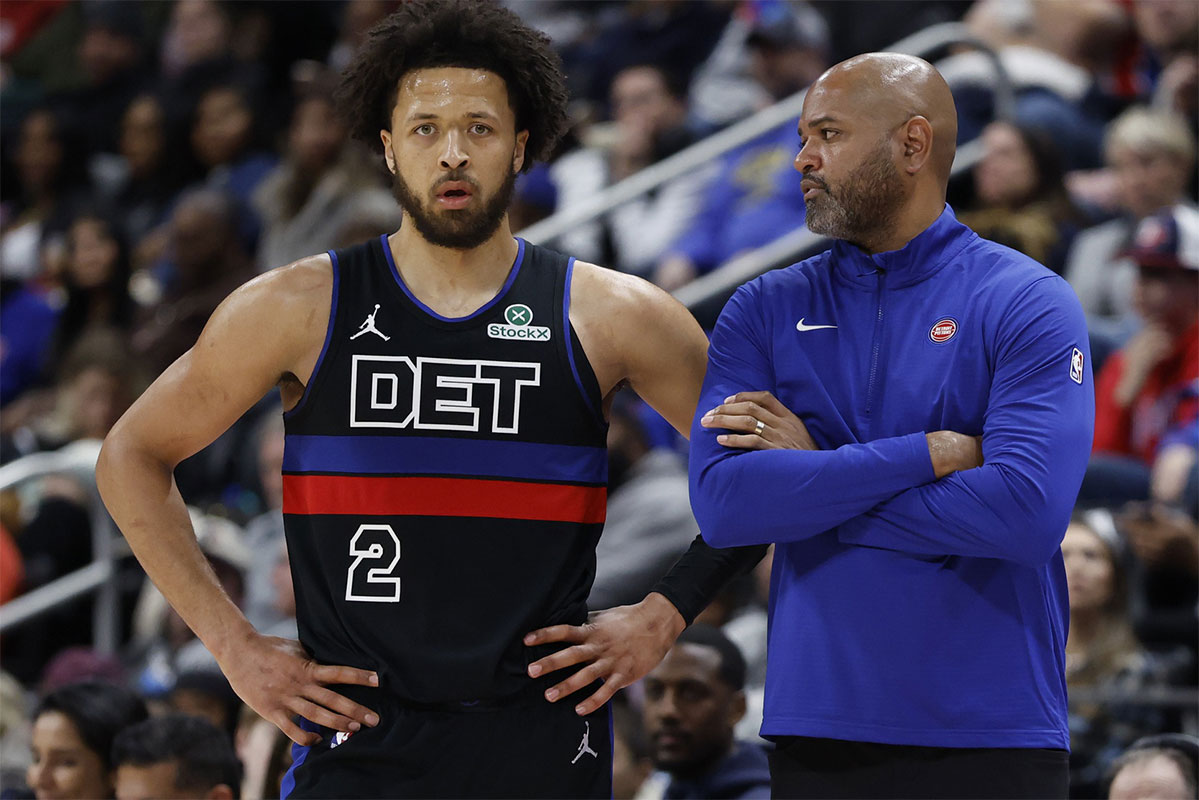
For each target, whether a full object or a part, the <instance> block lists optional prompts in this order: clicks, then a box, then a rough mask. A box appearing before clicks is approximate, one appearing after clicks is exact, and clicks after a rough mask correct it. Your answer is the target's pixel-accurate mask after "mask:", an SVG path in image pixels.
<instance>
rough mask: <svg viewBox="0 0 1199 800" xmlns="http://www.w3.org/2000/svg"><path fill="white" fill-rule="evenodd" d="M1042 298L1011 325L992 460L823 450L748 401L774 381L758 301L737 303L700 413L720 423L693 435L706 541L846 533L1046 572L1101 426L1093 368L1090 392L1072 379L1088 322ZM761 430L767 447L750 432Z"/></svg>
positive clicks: (998, 357)
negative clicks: (755, 318) (757, 322)
mask: <svg viewBox="0 0 1199 800" xmlns="http://www.w3.org/2000/svg"><path fill="white" fill-rule="evenodd" d="M1044 288H1047V289H1048V292H1047V293H1046V294H1048V296H1047V297H1046V296H1045V294H1041V295H1038V297H1037V299H1038V300H1039V304H1038V305H1037V306H1033V307H1034V308H1036V309H1038V310H1036V311H1033V312H1030V313H1029V314H1027V315H1026V316H1029V317H1031V318H1028V319H1008V320H1005V324H1004V325H1003V326H1001V329H1002V330H1004V331H1008V333H1006V334H1005V335H1004V336H1003V338H1002V339H1001V341H1000V342H999V343H998V344H997V346H996V352H995V354H994V355H995V364H996V366H995V370H994V376H993V381H992V385H991V387H990V395H989V403H988V406H987V409H986V412H985V418H984V436H983V440H982V451H981V453H980V452H978V451H975V452H974V453H971V452H970V447H969V444H968V443H967V442H966V441H965V440H966V439H967V438H970V439H971V440H973V439H972V437H963V436H961V435H960V434H956V433H953V432H949V431H939V432H934V433H931V434H925V433H921V432H916V433H913V434H909V435H907V436H900V437H895V438H890V439H880V440H876V441H873V442H867V443H863V444H849V445H844V446H841V447H838V448H836V449H834V450H820V449H818V447H817V445H816V443H815V442H813V441H812V440H811V437H810V436H808V435H807V429H806V427H805V426H804V425H803V422H802V420H800V419H799V418H798V417H797V416H796V415H794V414H792V413H791V412H790V411H789V410H788V409H785V408H784V407H783V406H782V404H781V403H778V401H777V400H775V399H774V398H773V396H769V395H768V394H767V393H764V392H761V393H745V394H738V392H739V391H740V390H741V389H745V388H750V387H760V386H770V385H772V378H771V373H770V371H769V362H768V360H767V358H766V356H765V351H764V349H763V348H761V347H760V346H755V345H754V342H755V341H757V340H758V338H759V337H758V335H757V333H756V331H754V330H753V326H752V324H748V323H747V322H746V321H745V320H746V319H747V318H752V317H748V315H747V314H746V311H747V309H746V308H745V304H747V303H748V300H747V299H746V298H745V296H744V295H743V296H742V297H741V298H740V303H741V305H737V304H734V303H730V309H731V310H732V313H731V314H730V313H729V312H728V311H726V315H725V317H723V318H722V321H721V324H719V325H718V326H717V330H716V331H715V332H714V333H713V337H712V344H711V349H710V363H709V370H708V375H707V378H706V379H705V385H704V392H703V396H702V398H701V401H700V402H701V409H709V408H710V409H712V412H711V413H705V412H704V411H701V413H700V415H699V416H698V417H697V419H696V423H695V426H694V427H693V434H692V461H691V493H692V494H691V497H692V506H693V508H694V510H695V513H696V518H697V519H698V520H699V522H700V526H701V529H702V530H703V531H704V535H705V537H707V538H708V541H709V542H711V543H712V544H714V545H716V546H731V545H744V544H750V543H759V542H768V541H774V542H788V541H797V540H800V539H804V538H807V537H809V536H814V535H817V534H820V533H823V532H825V531H829V530H832V529H834V528H835V529H836V530H837V536H838V538H840V540H841V541H843V542H846V543H849V544H862V545H869V546H872V547H881V548H888V549H894V550H899V551H903V552H909V553H918V554H923V555H962V556H976V557H985V558H1002V559H1009V560H1013V561H1017V562H1020V563H1025V564H1032V565H1039V564H1042V563H1044V562H1045V560H1046V559H1048V558H1049V556H1050V555H1051V554H1052V552H1053V551H1054V550H1056V548H1057V547H1058V546H1059V545H1060V539H1061V534H1062V531H1064V530H1065V526H1066V522H1067V520H1068V519H1069V514H1070V510H1071V508H1072V506H1073V502H1074V498H1075V496H1076V495H1077V492H1078V487H1079V484H1080V483H1081V480H1082V474H1083V471H1084V470H1085V467H1086V460H1087V455H1088V453H1089V450H1090V447H1089V445H1090V435H1091V433H1090V432H1091V428H1092V424H1093V400H1092V396H1093V395H1092V389H1091V376H1090V371H1089V369H1087V370H1086V372H1085V375H1084V381H1083V384H1082V385H1077V384H1075V383H1071V382H1070V378H1069V358H1070V352H1071V349H1072V347H1073V346H1076V345H1077V346H1078V347H1080V348H1085V346H1086V345H1085V342H1086V336H1085V327H1084V324H1083V321H1082V314H1081V311H1079V310H1078V309H1077V301H1076V300H1073V298H1066V297H1063V296H1062V295H1061V293H1060V290H1061V287H1058V286H1056V285H1053V286H1050V287H1044ZM1066 291H1068V287H1066ZM1013 305H1017V304H1013ZM747 343H748V344H747ZM726 399H727V400H728V402H722V401H725V400H726ZM757 419H762V420H763V421H764V422H766V429H765V430H763V436H757V435H755V434H753V433H752V430H753V428H754V426H755V425H756V420H757ZM750 420H753V422H750ZM713 429H717V430H723V431H729V433H719V434H717V431H716V430H713ZM718 437H719V438H718ZM983 456H985V458H983ZM761 497H769V498H771V502H770V503H759V502H758V500H759V498H761ZM747 520H752V523H751V524H747Z"/></svg>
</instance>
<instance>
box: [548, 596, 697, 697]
mask: <svg viewBox="0 0 1199 800" xmlns="http://www.w3.org/2000/svg"><path fill="white" fill-rule="evenodd" d="M685 627H686V622H684V620H683V617H682V615H680V614H679V612H678V610H677V609H676V608H675V607H674V605H673V604H671V602H670V601H669V600H667V599H666V598H665V597H663V596H662V595H660V594H657V593H656V592H653V593H650V594H649V595H648V596H647V597H646V598H645V599H644V600H642V601H641V602H640V603H638V604H636V605H633V606H617V607H616V608H609V609H607V610H604V611H593V612H591V614H590V615H589V616H588V618H587V622H585V623H584V624H582V625H552V626H550V627H548V628H541V629H540V630H536V631H533V632H532V633H530V634H528V635H527V636H525V640H524V641H525V644H526V645H529V646H533V645H539V644H547V643H549V642H569V643H570V644H571V647H567V648H564V649H562V650H559V651H558V652H556V653H553V654H552V655H548V656H546V657H545V658H542V659H540V660H538V661H534V662H533V663H532V664H530V665H529V677H530V678H536V677H538V676H539V675H545V674H547V673H550V672H554V671H555V670H559V669H563V668H565V667H569V666H573V665H575V664H586V665H587V666H585V667H583V668H582V669H580V670H579V671H578V672H576V673H575V674H574V675H571V676H570V677H569V678H567V679H566V680H564V681H562V682H561V683H558V684H556V685H554V686H552V687H550V688H549V689H547V690H546V692H545V699H546V700H549V701H550V702H551V703H553V702H555V701H557V700H558V699H559V698H562V697H568V696H570V695H572V694H574V693H575V692H577V691H579V690H580V689H583V688H585V687H587V686H589V685H591V684H592V683H594V682H595V681H597V680H602V681H603V685H602V686H600V688H599V689H597V690H596V691H595V693H594V694H592V695H591V696H590V697H588V698H587V699H585V700H583V701H582V702H580V703H579V704H578V705H576V706H575V713H576V714H578V715H579V716H581V717H582V716H586V715H588V714H590V713H591V712H592V711H595V710H596V709H599V708H602V707H603V705H604V703H606V702H608V701H609V700H610V699H612V695H614V694H616V692H617V690H619V689H623V688H624V687H626V686H628V685H629V684H631V683H635V682H637V681H639V680H640V679H641V678H642V677H644V676H645V674H646V673H647V672H649V671H650V670H651V669H653V668H654V667H656V666H657V665H658V662H660V661H661V660H662V659H663V658H665V657H666V652H667V651H668V650H670V648H671V647H672V646H673V645H674V640H675V639H676V638H678V635H679V634H680V633H682V632H683V628H685Z"/></svg>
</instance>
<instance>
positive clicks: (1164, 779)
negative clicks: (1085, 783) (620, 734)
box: [1108, 733, 1199, 800]
mask: <svg viewBox="0 0 1199 800" xmlns="http://www.w3.org/2000/svg"><path fill="white" fill-rule="evenodd" d="M1197 772H1199V739H1196V738H1195V737H1194V736H1188V735H1186V734H1181V733H1167V734H1159V735H1156V736H1146V737H1145V738H1143V739H1138V740H1137V741H1136V742H1134V743H1133V745H1132V747H1130V748H1128V750H1127V751H1126V752H1125V753H1124V754H1123V755H1121V756H1120V757H1119V758H1118V759H1116V761H1115V762H1114V763H1113V764H1112V766H1111V769H1110V779H1109V782H1110V787H1109V789H1108V798H1109V800H1195V798H1196V797H1199V792H1197V790H1196V780H1195V776H1196V773H1197Z"/></svg>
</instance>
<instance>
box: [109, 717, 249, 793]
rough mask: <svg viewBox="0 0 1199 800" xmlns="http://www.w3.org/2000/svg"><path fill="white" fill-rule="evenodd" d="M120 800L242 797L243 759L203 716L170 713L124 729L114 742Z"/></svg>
mask: <svg viewBox="0 0 1199 800" xmlns="http://www.w3.org/2000/svg"><path fill="white" fill-rule="evenodd" d="M112 758H113V763H114V765H115V767H116V781H115V782H116V796H117V800H150V799H151V798H177V799H178V800H183V798H196V800H204V799H205V798H207V799H208V800H232V798H236V797H240V796H241V795H240V789H241V772H242V770H241V763H240V762H239V761H238V760H237V754H236V753H235V752H234V750H233V745H232V743H231V742H230V741H229V738H228V737H227V736H226V735H225V734H224V733H223V732H222V731H221V729H220V728H218V727H216V726H215V725H213V724H212V723H211V722H209V721H208V720H206V719H203V718H201V717H193V716H188V715H187V714H168V715H166V716H162V717H155V718H154V719H149V720H146V721H145V722H142V723H140V724H138V725H134V726H132V727H130V728H127V729H126V730H124V731H122V732H121V735H120V736H118V737H117V739H116V742H115V743H114V744H113V753H112Z"/></svg>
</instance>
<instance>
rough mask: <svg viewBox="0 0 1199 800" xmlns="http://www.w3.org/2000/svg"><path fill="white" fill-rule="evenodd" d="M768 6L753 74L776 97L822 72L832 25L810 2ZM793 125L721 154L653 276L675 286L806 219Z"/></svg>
mask: <svg viewBox="0 0 1199 800" xmlns="http://www.w3.org/2000/svg"><path fill="white" fill-rule="evenodd" d="M767 10H768V11H769V12H770V13H763V14H762V15H761V16H759V17H757V18H756V19H755V20H754V22H753V24H752V27H751V29H750V34H749V37H748V39H747V45H748V47H749V48H750V52H751V54H752V72H753V75H754V77H755V79H756V80H757V82H758V83H759V84H760V85H761V86H762V88H763V89H765V90H766V92H767V93H768V94H769V95H770V97H771V98H772V100H775V101H778V100H782V99H783V98H785V97H789V96H790V95H792V94H794V93H795V92H798V91H799V90H800V89H802V88H804V87H805V86H807V85H808V84H809V83H811V82H812V81H813V80H815V78H816V77H817V76H819V74H820V72H821V70H822V69H823V68H824V66H825V63H824V58H823V54H824V53H825V52H826V51H827V47H828V42H827V38H826V37H827V35H828V29H827V27H825V26H823V25H822V24H813V21H814V20H818V19H819V14H817V12H815V11H813V10H812V9H811V8H809V7H807V6H795V7H791V6H784V5H781V4H779V5H773V4H772V5H770V6H768V7H767ZM812 15H814V16H812ZM821 22H822V21H821ZM795 130H796V122H795V121H794V120H792V121H789V122H786V123H784V124H782V125H780V126H779V127H777V128H775V129H774V130H771V131H768V132H767V133H764V134H762V135H761V136H759V137H758V138H756V139H754V140H752V141H750V142H747V143H746V144H744V145H741V146H740V147H738V148H736V149H734V150H732V151H730V152H728V153H726V154H725V155H724V156H723V157H722V158H721V159H720V161H719V162H718V163H717V165H716V167H715V170H716V173H715V176H714V177H713V179H712V180H711V182H710V183H709V184H708V186H707V189H706V191H705V196H704V198H703V202H702V205H701V208H700V211H699V213H698V214H697V215H696V217H695V219H694V220H692V222H691V225H690V226H688V228H687V230H686V232H684V233H683V235H682V236H681V237H679V239H678V241H676V242H675V243H674V245H672V246H671V247H670V248H669V249H668V250H667V252H666V255H665V256H664V257H663V258H662V260H661V261H659V262H658V265H657V268H656V269H655V272H654V276H653V277H654V282H655V283H657V284H658V285H659V286H661V287H663V288H664V289H668V290H671V289H676V288H678V287H679V286H682V285H683V284H685V283H687V282H689V281H690V280H692V279H693V278H694V277H696V276H697V275H699V274H702V273H705V272H709V271H711V270H712V269H715V268H716V267H718V266H719V265H720V264H723V263H724V262H726V261H728V260H729V259H731V258H733V257H734V256H737V255H739V254H741V253H744V252H746V251H748V250H753V249H755V248H758V247H761V246H762V245H765V244H768V243H770V242H771V241H773V240H775V239H776V238H778V237H780V236H783V235H784V234H786V233H788V232H790V231H792V230H794V229H795V228H796V227H798V226H801V225H802V224H803V220H804V203H803V191H802V190H801V189H800V185H799V184H800V180H801V178H802V177H803V176H802V175H800V173H799V172H798V171H797V170H795V169H793V167H792V161H793V160H794V157H795V150H796V139H797V134H796V132H795Z"/></svg>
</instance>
